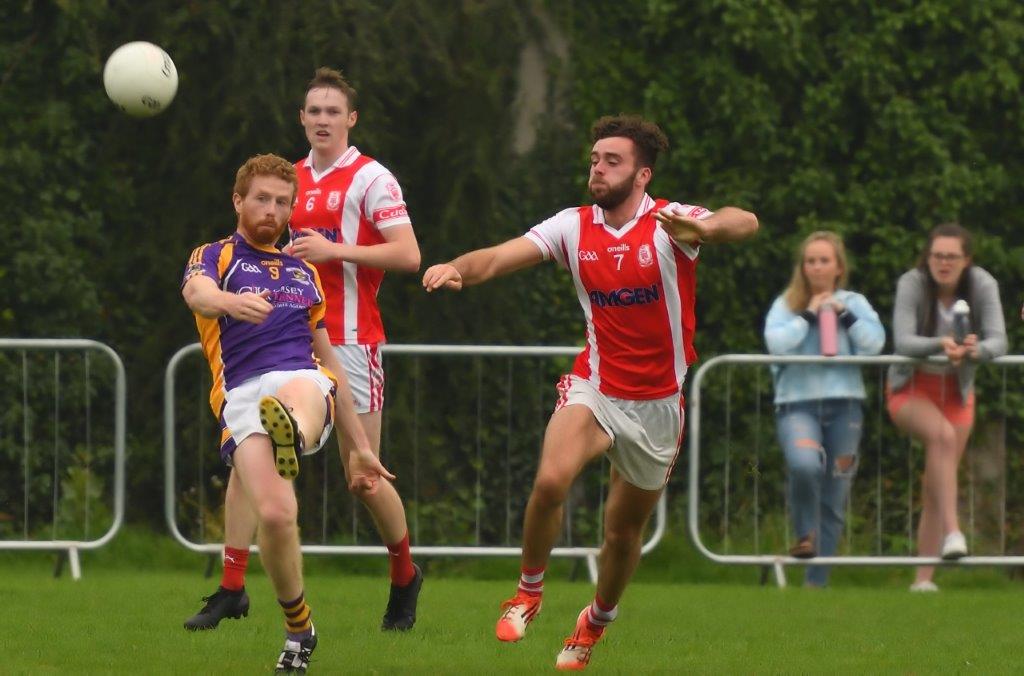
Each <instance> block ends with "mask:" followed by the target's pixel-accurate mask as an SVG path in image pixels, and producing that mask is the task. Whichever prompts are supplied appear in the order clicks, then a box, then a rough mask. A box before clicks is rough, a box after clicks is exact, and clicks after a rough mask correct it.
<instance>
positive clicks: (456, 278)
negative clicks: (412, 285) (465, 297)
mask: <svg viewBox="0 0 1024 676" xmlns="http://www.w3.org/2000/svg"><path fill="white" fill-rule="evenodd" d="M542 260H544V256H543V254H541V251H540V249H539V248H538V247H537V245H536V244H534V243H533V242H531V241H530V240H528V239H527V238H525V237H516V238H515V239H510V240H509V241H507V242H505V243H503V244H499V245H498V246H492V247H488V248H486V249H477V250H476V251H470V252H469V253H466V254H462V255H461V256H459V257H458V258H456V259H455V260H453V261H451V262H449V263H439V264H438V265H432V266H430V267H429V268H428V269H427V271H426V273H424V275H423V288H424V289H426V290H427V292H428V293H429V292H431V291H434V290H435V289H440V288H445V289H451V290H452V291H458V290H460V289H461V288H462V287H463V286H472V285H474V284H482V283H483V282H486V281H487V280H489V279H493V278H494V277H499V276H501V275H507V274H508V273H510V272H515V271H516V270H522V269H523V268H528V267H530V266H532V265H536V264H537V263H540V262H541V261H542Z"/></svg>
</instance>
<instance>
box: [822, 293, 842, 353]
mask: <svg viewBox="0 0 1024 676" xmlns="http://www.w3.org/2000/svg"><path fill="white" fill-rule="evenodd" d="M838 324H839V322H838V318H837V317H836V308H835V306H834V305H832V303H829V302H825V303H822V304H821V306H820V307H819V308H818V334H819V335H820V336H821V354H822V355H824V356H826V357H834V356H836V354H838V353H839V336H838V330H839V326H838Z"/></svg>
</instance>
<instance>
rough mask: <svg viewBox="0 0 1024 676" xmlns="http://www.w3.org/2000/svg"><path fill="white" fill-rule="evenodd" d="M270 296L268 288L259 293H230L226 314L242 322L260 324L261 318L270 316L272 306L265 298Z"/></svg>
mask: <svg viewBox="0 0 1024 676" xmlns="http://www.w3.org/2000/svg"><path fill="white" fill-rule="evenodd" d="M268 296H270V289H264V290H263V291H261V292H259V293H252V292H251V291H247V292H246V293H240V294H237V295H235V294H232V304H231V306H230V307H229V308H228V315H230V316H231V317H232V318H234V319H237V320H239V321H242V322H249V323H250V324H262V323H263V320H264V319H266V318H267V317H269V316H270V313H271V312H272V311H273V310H274V306H273V305H272V304H271V303H270V301H268V300H267V297H268Z"/></svg>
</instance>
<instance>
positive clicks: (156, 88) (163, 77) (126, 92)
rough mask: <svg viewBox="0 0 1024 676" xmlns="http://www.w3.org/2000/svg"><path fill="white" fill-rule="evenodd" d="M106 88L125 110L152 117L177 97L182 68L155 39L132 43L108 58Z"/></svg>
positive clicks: (122, 46)
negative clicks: (180, 69)
mask: <svg viewBox="0 0 1024 676" xmlns="http://www.w3.org/2000/svg"><path fill="white" fill-rule="evenodd" d="M103 88H104V89H106V91H107V96H108V97H110V100H111V101H113V102H114V104H115V105H116V106H117V107H118V108H120V109H121V110H122V111H124V112H126V113H128V114H129V115H131V116H133V117H152V116H153V115H156V114H157V113H160V112H162V111H163V110H164V109H165V108H167V106H169V105H170V104H171V101H172V100H173V99H174V94H175V92H177V91H178V71H177V69H176V68H175V67H174V61H172V60H171V57H170V56H169V55H168V54H167V52H165V51H164V50H163V49H161V48H160V47H157V46H156V45H154V44H153V43H151V42H129V43H127V44H124V45H121V46H120V47H118V48H117V49H115V50H114V53H113V54H111V55H110V57H109V58H108V59H107V63H106V65H105V66H104V67H103Z"/></svg>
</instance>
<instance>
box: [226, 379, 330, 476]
mask: <svg viewBox="0 0 1024 676" xmlns="http://www.w3.org/2000/svg"><path fill="white" fill-rule="evenodd" d="M295 378H308V379H309V380H312V381H313V382H315V383H316V384H317V385H318V386H319V387H320V391H321V392H323V394H324V398H325V399H326V400H327V416H326V419H325V420H324V431H323V433H322V434H321V435H320V438H319V439H318V440H317V441H316V444H310V443H309V442H308V441H307V442H306V443H307V445H306V448H305V450H303V453H302V454H303V455H309V454H310V453H316V452H317V451H318V450H320V447H321V446H323V445H324V443H325V442H326V441H327V439H329V438H330V436H331V430H332V429H333V428H334V381H333V380H331V379H330V378H328V377H327V376H326V375H324V374H323V373H322V372H320V371H317V370H316V369H304V370H301V371H270V372H269V373H264V374H263V375H261V376H255V377H253V378H249V379H248V380H246V381H245V382H244V383H242V384H241V385H239V386H237V387H233V388H231V389H230V390H228V392H227V395H226V396H225V398H224V408H223V409H222V410H221V414H220V426H221V443H220V457H221V458H222V459H223V460H224V462H225V463H227V464H228V465H230V464H231V456H232V455H233V454H234V452H235V449H236V448H238V445H239V444H241V443H242V442H243V441H245V439H246V438H247V437H249V436H250V435H253V434H266V433H267V432H266V430H264V429H263V424H262V423H260V399H262V398H263V397H265V396H267V395H271V396H272V395H274V393H276V392H277V391H278V390H279V389H280V388H281V386H282V385H284V384H285V383H287V382H288V381H289V380H293V379H295Z"/></svg>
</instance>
